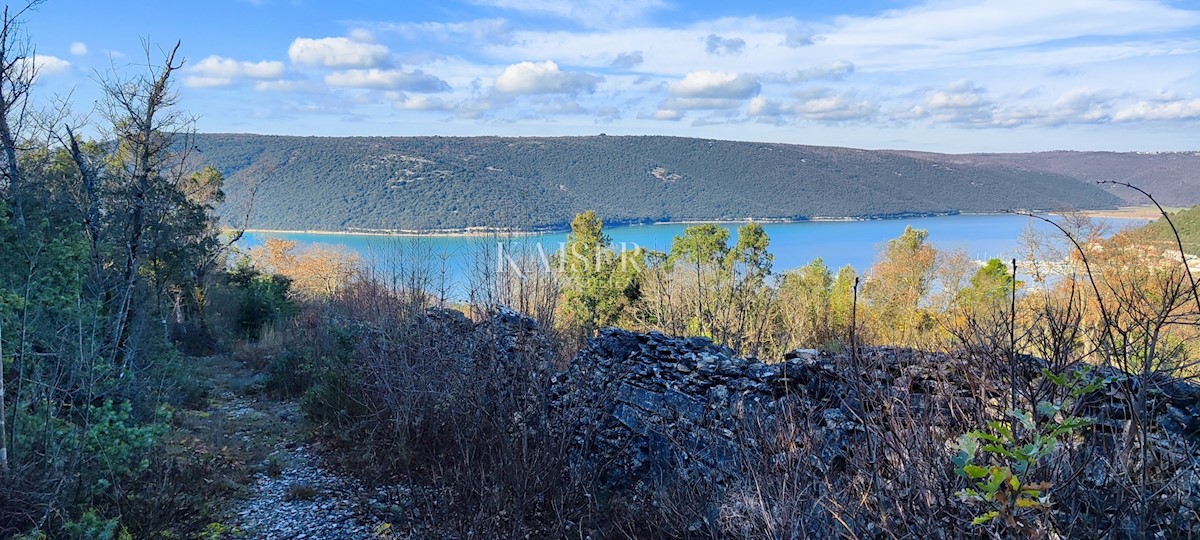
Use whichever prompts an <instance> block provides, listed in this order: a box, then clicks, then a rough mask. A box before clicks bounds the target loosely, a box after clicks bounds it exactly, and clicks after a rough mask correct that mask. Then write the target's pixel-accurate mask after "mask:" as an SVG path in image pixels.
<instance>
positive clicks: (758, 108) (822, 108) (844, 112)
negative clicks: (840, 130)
mask: <svg viewBox="0 0 1200 540" xmlns="http://www.w3.org/2000/svg"><path fill="white" fill-rule="evenodd" d="M878 110H879V107H878V106H876V105H874V104H872V103H871V102H869V101H866V100H863V99H858V98H854V97H852V96H846V95H839V94H832V93H822V94H821V95H818V96H814V97H811V98H809V99H803V100H801V101H799V102H795V103H781V102H778V101H774V100H770V99H767V98H765V97H763V96H758V97H755V98H754V99H752V100H750V105H749V106H748V107H747V108H746V113H747V114H749V115H750V116H755V117H759V118H762V119H767V120H774V121H777V122H780V123H783V122H786V121H788V120H792V119H806V120H815V121H819V122H845V121H849V120H866V119H869V118H871V117H873V116H875V114H876V113H877V112H878Z"/></svg>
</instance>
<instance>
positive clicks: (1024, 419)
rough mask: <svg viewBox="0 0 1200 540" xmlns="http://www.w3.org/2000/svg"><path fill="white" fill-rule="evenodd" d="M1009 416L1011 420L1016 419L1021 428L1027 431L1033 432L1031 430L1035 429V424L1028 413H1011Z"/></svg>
mask: <svg viewBox="0 0 1200 540" xmlns="http://www.w3.org/2000/svg"><path fill="white" fill-rule="evenodd" d="M1009 414H1010V415H1011V416H1012V417H1013V418H1016V419H1017V421H1018V422H1020V423H1021V427H1023V428H1025V429H1028V430H1033V429H1035V428H1037V424H1035V423H1034V422H1033V418H1031V417H1030V416H1029V413H1027V412H1025V411H1012V412H1011V413H1009Z"/></svg>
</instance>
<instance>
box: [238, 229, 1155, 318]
mask: <svg viewBox="0 0 1200 540" xmlns="http://www.w3.org/2000/svg"><path fill="white" fill-rule="evenodd" d="M1050 218H1051V219H1055V220H1058V219H1061V218H1058V217H1056V216H1050ZM1094 221H1096V222H1099V223H1101V224H1102V225H1103V226H1104V227H1105V228H1106V230H1107V231H1108V234H1112V233H1115V232H1116V231H1118V230H1121V229H1123V228H1127V227H1137V226H1141V225H1144V224H1145V223H1146V220H1144V219H1125V218H1095V219H1094ZM718 225H719V226H720V227H723V228H725V229H727V230H729V231H730V243H731V244H732V243H733V242H736V238H737V228H738V227H739V226H740V224H737V223H723V224H718ZM688 226H690V224H686V223H664V224H655V225H634V226H619V227H606V228H605V232H606V233H607V234H608V235H609V236H610V237H611V238H612V241H613V243H614V247H616V248H618V249H621V248H625V249H632V248H634V247H639V246H640V247H644V248H646V249H652V250H658V251H664V252H665V251H669V250H670V246H671V242H672V240H673V239H674V238H675V237H676V236H679V235H682V234H683V233H684V230H685V229H686V228H687V227H688ZM910 226H911V227H913V228H916V229H925V230H927V231H929V241H930V242H931V243H932V245H933V246H935V247H936V248H937V249H939V250H958V249H961V250H963V251H964V252H966V253H967V254H968V255H969V256H970V257H971V258H972V259H975V260H980V261H985V260H987V259H989V258H993V257H995V258H1000V259H1002V260H1008V259H1009V258H1012V257H1016V258H1018V259H1022V258H1024V254H1023V253H1022V252H1021V246H1022V241H1021V237H1022V236H1023V235H1024V234H1026V230H1027V229H1029V228H1030V227H1032V228H1033V230H1034V231H1036V233H1037V234H1039V235H1041V236H1042V237H1043V238H1045V239H1047V240H1048V241H1058V242H1061V241H1062V238H1061V234H1060V233H1058V231H1057V229H1056V228H1054V227H1053V226H1052V225H1050V224H1048V223H1045V222H1043V221H1041V220H1037V219H1033V218H1029V217H1026V216H1019V215H1012V214H1002V215H953V216H936V217H914V218H902V219H887V220H870V221H813V222H797V223H764V224H763V228H764V229H765V230H766V232H767V235H768V236H769V237H770V240H771V243H770V251H771V253H772V254H774V256H775V264H774V269H775V272H776V273H782V272H785V271H787V270H791V269H794V268H799V267H801V266H803V265H805V264H808V263H809V262H810V261H812V260H813V259H816V258H817V257H820V258H821V259H822V260H823V261H824V262H825V264H826V265H827V266H828V267H830V268H832V269H834V270H835V271H836V270H837V269H838V268H841V267H843V266H846V265H849V266H852V267H854V268H855V269H856V270H857V271H858V272H859V273H860V274H861V273H863V272H864V271H866V270H867V269H869V268H870V267H871V265H872V264H874V262H875V260H876V258H877V257H878V254H879V252H880V251H881V250H882V248H883V247H884V246H885V245H886V243H887V241H888V240H890V239H893V238H896V237H898V236H900V235H901V234H902V233H903V232H904V229H905V227H910ZM268 238H282V239H286V240H293V241H296V242H297V243H299V244H326V245H332V246H340V247H344V248H346V249H349V250H352V251H354V252H357V253H358V254H360V255H361V256H362V257H363V259H364V260H365V261H366V262H367V263H368V266H371V267H373V268H374V269H375V270H376V271H377V272H380V273H383V274H385V275H386V274H389V273H396V272H405V271H408V270H410V269H412V268H413V267H423V268H425V269H426V270H429V271H431V272H433V273H434V274H436V275H443V273H444V275H445V276H446V279H447V281H448V283H449V286H450V295H451V296H454V297H460V298H461V297H463V296H465V291H466V289H467V287H469V281H470V279H471V277H470V276H471V275H477V274H479V269H480V268H489V269H490V270H493V271H494V270H496V269H497V268H502V267H503V266H504V265H505V264H506V263H505V261H506V258H505V257H506V256H509V257H510V256H513V254H519V253H525V254H533V255H538V254H539V253H544V254H549V253H553V252H555V251H558V250H560V249H561V248H562V245H563V243H565V242H566V239H567V234H566V233H565V232H559V233H538V234H529V235H521V236H505V235H480V236H448V235H446V236H439V235H422V236H389V235H368V234H354V233H320V232H275V231H253V232H247V233H246V235H245V237H244V238H243V239H242V241H241V243H240V244H241V247H243V248H251V247H254V246H257V245H261V244H262V243H263V242H265V241H266V240H267V239H268Z"/></svg>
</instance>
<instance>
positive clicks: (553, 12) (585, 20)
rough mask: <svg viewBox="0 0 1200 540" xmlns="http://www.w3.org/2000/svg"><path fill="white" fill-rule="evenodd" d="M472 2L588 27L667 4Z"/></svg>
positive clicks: (634, 0) (651, 0)
mask: <svg viewBox="0 0 1200 540" xmlns="http://www.w3.org/2000/svg"><path fill="white" fill-rule="evenodd" d="M474 3H476V4H479V5H483V6H490V7H496V8H501V9H510V10H513V11H520V12H523V13H532V14H535V15H548V16H552V17H558V18H562V19H567V20H571V21H574V22H576V23H579V24H581V25H583V26H588V27H605V26H610V25H611V26H623V25H626V24H627V23H630V22H632V21H636V20H638V19H641V18H643V17H645V16H646V15H647V14H648V13H650V12H652V11H655V10H658V9H661V8H664V7H666V5H667V3H666V2H665V1H663V0H571V1H568V2H564V1H563V0H474Z"/></svg>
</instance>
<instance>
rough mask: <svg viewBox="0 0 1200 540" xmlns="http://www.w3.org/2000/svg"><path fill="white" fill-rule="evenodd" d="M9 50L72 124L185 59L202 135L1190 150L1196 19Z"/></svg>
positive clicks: (382, 5) (248, 30) (533, 6)
mask: <svg viewBox="0 0 1200 540" xmlns="http://www.w3.org/2000/svg"><path fill="white" fill-rule="evenodd" d="M25 29H26V31H27V32H28V33H29V34H30V38H31V40H32V41H33V43H34V44H35V45H36V47H37V53H38V58H39V64H40V65H41V75H40V80H39V82H38V85H39V87H40V90H41V92H40V94H41V95H42V96H66V95H70V96H71V99H72V102H73V103H74V107H75V109H76V112H77V113H79V114H87V113H88V112H89V111H90V110H91V109H92V106H93V103H94V102H95V100H96V99H98V97H99V96H98V94H97V92H96V89H95V88H96V83H95V80H96V78H97V77H98V76H99V75H98V74H104V73H107V72H109V71H111V70H112V69H116V70H119V71H125V70H135V69H137V64H138V63H139V62H141V63H142V65H143V66H144V64H145V52H144V51H143V49H142V43H143V42H144V41H147V40H148V42H149V43H151V44H152V45H154V46H156V47H157V46H159V45H161V46H169V45H171V44H173V43H174V42H175V41H176V40H180V41H182V47H181V51H182V53H183V55H184V56H185V57H186V59H187V64H186V66H185V68H184V69H183V70H182V72H181V73H180V77H179V78H178V79H177V87H176V88H177V90H178V92H179V95H180V105H181V107H182V108H184V109H185V110H186V111H187V112H189V113H191V114H194V115H196V116H197V127H198V129H199V130H200V131H205V132H248V133H272V134H291V135H514V136H535V135H589V134H597V133H602V132H603V133H608V134H610V135H616V134H639V135H641V134H663V135H681V136H692V137H710V138H719V139H734V140H755V141H773V142H786V143H799V144H816V145H837V146H851V147H859V148H902V149H915V150H929V151H945V152H983V151H1034V150H1055V149H1080V150H1138V151H1168V150H1170V151H1177V150H1185V151H1195V150H1200V131H1198V130H1197V128H1200V2H1196V1H1187V2H1184V1H1154V0H1053V1H1050V0H965V1H942V0H933V1H927V2H907V1H891V0H876V1H829V2H815V1H810V2H800V1H794V0H793V1H786V2H785V1H778V2H767V1H759V0H742V1H737V2H728V1H707V0H706V1H697V2H684V1H673V0H644V1H630V0H582V1H574V2H570V1H566V0H463V1H456V0H440V1H427V0H407V1H390V2H382V1H366V0H341V1H320V0H253V1H250V0H206V1H203V2H175V1H167V2H164V1H162V0H157V1H143V0H109V1H104V2H84V1H79V0H49V1H48V2H47V3H45V4H43V5H41V6H40V7H39V8H38V10H37V11H36V12H34V13H32V14H30V15H29V17H28V18H27V24H26V27H25ZM156 51H157V49H155V55H156V57H157V52H156Z"/></svg>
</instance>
